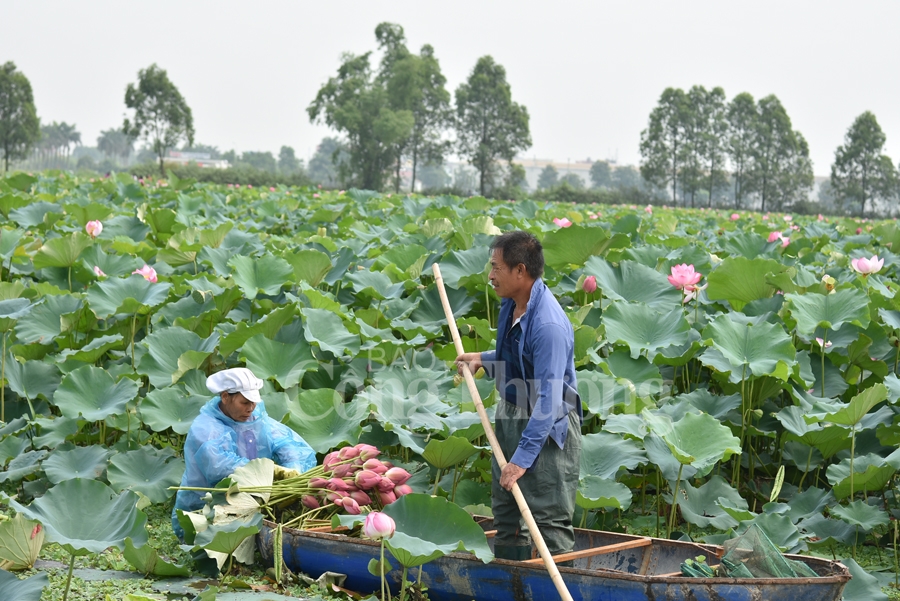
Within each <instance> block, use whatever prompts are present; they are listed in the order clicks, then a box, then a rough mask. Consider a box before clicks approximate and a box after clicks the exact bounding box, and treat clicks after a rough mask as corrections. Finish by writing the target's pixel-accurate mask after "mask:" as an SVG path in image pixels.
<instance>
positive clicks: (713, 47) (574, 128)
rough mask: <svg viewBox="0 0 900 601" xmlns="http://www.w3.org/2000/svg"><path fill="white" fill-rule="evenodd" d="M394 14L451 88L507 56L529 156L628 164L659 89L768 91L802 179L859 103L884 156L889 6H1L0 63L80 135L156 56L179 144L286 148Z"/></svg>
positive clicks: (898, 14)
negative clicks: (329, 83)
mask: <svg viewBox="0 0 900 601" xmlns="http://www.w3.org/2000/svg"><path fill="white" fill-rule="evenodd" d="M381 21H391V22H395V23H399V24H401V25H402V26H403V27H404V29H405V31H406V35H407V39H408V44H409V47H410V49H412V50H414V51H418V49H419V47H420V46H421V45H422V44H425V43H430V44H431V45H432V46H434V48H435V52H436V55H437V57H438V59H439V60H440V63H441V66H442V68H443V71H444V74H445V75H446V77H447V80H448V89H449V90H450V91H451V94H452V92H453V90H455V89H456V87H457V86H458V85H459V84H460V83H461V82H462V81H464V80H465V78H466V77H467V75H468V73H469V72H470V71H471V69H472V67H473V66H474V65H475V62H476V60H477V59H478V57H480V56H482V55H485V54H490V55H492V56H493V57H494V59H495V60H496V61H497V62H498V63H500V64H502V65H503V66H504V67H506V70H507V78H508V81H509V83H510V84H511V86H512V94H513V99H514V100H515V101H517V102H519V103H521V104H524V105H525V106H526V107H527V108H528V111H529V113H530V115H531V134H532V139H533V142H534V145H533V147H532V148H531V149H530V150H529V151H527V152H526V153H525V154H526V155H527V156H529V157H532V156H536V157H538V158H549V159H554V160H556V161H566V160H569V159H571V160H572V161H575V160H579V159H580V160H584V159H585V158H587V157H590V158H591V159H597V158H613V157H615V156H618V159H619V162H620V163H626V164H627V163H631V164H637V163H638V161H639V160H640V155H639V152H638V145H639V140H640V132H641V130H642V129H644V128H645V127H646V124H647V117H648V115H649V113H650V110H651V109H652V108H653V107H654V105H655V103H656V101H657V99H658V98H659V95H660V93H661V92H662V91H663V89H664V88H666V87H667V86H677V87H682V88H684V89H685V90H687V89H688V88H690V87H691V86H692V85H694V84H700V85H704V86H707V87H714V86H722V87H723V88H724V89H725V92H726V94H727V95H728V98H729V99H730V98H732V97H733V96H734V95H736V94H737V93H739V92H743V91H747V92H750V93H751V94H753V96H754V97H756V98H760V97H762V96H765V95H768V94H775V95H777V96H778V97H779V98H780V99H781V101H782V103H783V104H784V106H785V108H786V109H787V111H788V114H789V115H790V117H791V119H792V120H793V124H794V127H795V129H797V130H799V131H800V132H801V133H803V135H804V136H806V139H807V141H808V142H809V145H810V152H811V154H812V159H813V162H814V170H815V173H816V174H817V175H827V174H828V173H829V170H830V165H831V162H832V159H833V157H834V150H835V148H836V147H837V146H838V145H839V144H841V143H842V141H843V137H844V134H845V132H846V130H847V128H848V127H849V126H850V124H851V123H852V122H853V120H854V118H856V116H858V115H859V114H860V113H862V112H863V111H866V110H870V111H872V112H874V113H875V115H876V116H877V118H878V121H879V123H880V124H881V127H882V129H883V130H884V131H885V133H886V134H887V145H886V152H887V154H888V155H889V156H891V157H892V158H893V159H894V161H895V162H896V161H898V160H900V2H898V1H896V0H883V1H865V0H857V1H854V2H835V1H830V0H817V1H800V0H778V1H772V0H755V1H753V2H740V3H739V2H733V1H731V2H723V1H721V0H710V1H706V0H702V1H701V0H681V1H678V2H671V1H665V2H663V1H631V2H615V3H612V2H597V1H593V2H591V1H583V2H574V1H571V2H567V1H559V2H552V3H551V2H541V3H538V2H533V1H531V2H530V1H526V0H519V1H491V0H480V1H471V0H455V1H453V2H446V3H440V4H439V3H436V2H423V1H421V0H420V1H418V2H412V1H399V0H396V1H392V2H371V1H369V2H360V1H356V0H346V1H339V2H334V1H322V2H317V3H312V2H300V1H293V2H287V1H265V2H246V1H240V2H238V1H235V0H217V1H202V2H201V1H185V0H181V1H178V2H176V1H171V0H156V1H153V2H149V1H144V2H137V1H128V2H123V1H121V0H116V1H101V0H80V1H77V2H70V1H69V2H63V1H59V0H55V1H49V0H48V1H40V2H35V1H34V0H3V2H2V3H0V63H2V62H6V61H7V60H11V61H14V62H15V63H16V65H17V66H18V68H19V69H20V70H21V71H22V72H24V73H25V74H26V75H27V76H28V78H29V79H30V81H31V84H32V86H33V88H34V94H35V102H36V104H37V109H38V115H39V116H40V117H41V119H42V120H43V121H44V122H50V121H54V120H55V121H67V122H69V123H72V122H74V123H75V124H76V126H77V127H78V129H79V131H80V132H81V133H82V141H83V142H84V143H85V144H87V145H94V144H95V143H96V138H97V135H98V134H99V133H100V131H101V130H102V129H107V128H111V127H118V126H120V125H121V123H122V120H123V117H124V115H125V104H124V94H125V86H126V85H127V84H128V83H129V82H133V81H136V79H137V72H138V70H139V69H141V68H144V67H147V66H149V65H150V64H151V63H154V62H155V63H157V64H158V65H159V66H160V67H162V68H164V69H166V70H167V71H168V74H169V78H170V79H171V80H172V81H173V82H174V83H175V85H176V86H178V88H179V89H180V90H181V93H182V95H183V96H184V97H185V99H186V100H187V102H188V104H189V105H190V106H191V109H192V110H193V114H194V125H195V129H196V132H197V136H196V141H197V142H199V143H203V144H211V145H214V146H218V147H219V148H220V149H221V150H223V151H224V150H228V149H232V148H233V149H235V150H237V151H239V152H241V151H246V150H263V151H265V150H270V151H272V152H273V153H276V154H277V152H278V149H279V148H280V147H281V146H282V145H288V146H293V147H294V148H295V149H296V151H297V155H298V156H299V157H302V158H307V159H308V158H309V156H310V155H311V154H312V152H313V151H314V150H315V147H316V145H317V144H318V142H319V140H321V138H322V137H323V136H325V135H329V131H328V129H327V128H325V127H323V126H317V125H312V124H310V123H309V119H308V117H307V114H306V111H305V109H306V107H307V106H308V105H309V103H310V102H311V101H312V99H313V98H314V97H315V94H316V92H317V91H318V89H319V87H320V86H321V85H322V84H323V83H324V82H325V81H326V80H327V79H328V77H330V76H332V75H334V74H335V73H336V70H337V67H338V65H339V62H340V55H341V53H342V52H345V51H349V52H353V53H362V52H366V51H368V50H374V48H375V36H374V30H375V26H376V25H377V24H378V23H379V22H381Z"/></svg>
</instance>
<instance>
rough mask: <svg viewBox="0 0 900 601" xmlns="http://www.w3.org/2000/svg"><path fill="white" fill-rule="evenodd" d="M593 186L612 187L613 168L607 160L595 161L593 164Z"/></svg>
mask: <svg viewBox="0 0 900 601" xmlns="http://www.w3.org/2000/svg"><path fill="white" fill-rule="evenodd" d="M591 187H592V188H594V189H598V188H610V187H612V168H611V167H610V166H609V163H608V162H607V161H594V163H593V164H592V165H591Z"/></svg>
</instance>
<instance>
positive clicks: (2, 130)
mask: <svg viewBox="0 0 900 601" xmlns="http://www.w3.org/2000/svg"><path fill="white" fill-rule="evenodd" d="M40 136H41V130H40V121H39V120H38V117H37V109H36V108H35V106H34V95H33V94H32V92H31V82H29V81H28V78H27V77H25V75H24V74H23V73H22V72H20V71H17V70H16V65H15V64H14V63H12V62H7V63H5V64H4V65H3V66H0V151H2V153H3V155H2V156H3V170H4V171H9V162H10V161H14V160H18V159H24V158H25V157H27V156H28V154H29V153H30V152H31V149H32V147H33V146H34V145H35V143H37V141H38V140H39V139H40Z"/></svg>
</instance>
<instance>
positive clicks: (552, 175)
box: [537, 165, 559, 190]
mask: <svg viewBox="0 0 900 601" xmlns="http://www.w3.org/2000/svg"><path fill="white" fill-rule="evenodd" d="M557 183H559V172H558V171H557V170H556V167H554V166H553V165H547V166H546V167H544V168H543V169H541V173H540V175H539V176H538V182H537V187H538V190H549V189H550V188H552V187H553V186H555V185H556V184H557Z"/></svg>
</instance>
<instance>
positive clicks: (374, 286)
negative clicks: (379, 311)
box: [347, 270, 403, 300]
mask: <svg viewBox="0 0 900 601" xmlns="http://www.w3.org/2000/svg"><path fill="white" fill-rule="evenodd" d="M347 279H348V280H349V281H350V282H352V283H353V289H354V290H355V291H356V294H357V296H363V297H368V298H374V299H375V300H385V299H388V298H394V297H396V296H399V295H400V292H401V291H402V290H403V284H395V283H393V282H392V281H391V278H389V277H388V276H386V275H385V274H383V273H381V272H380V271H367V270H364V271H357V272H354V273H351V274H349V275H348V276H347Z"/></svg>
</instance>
